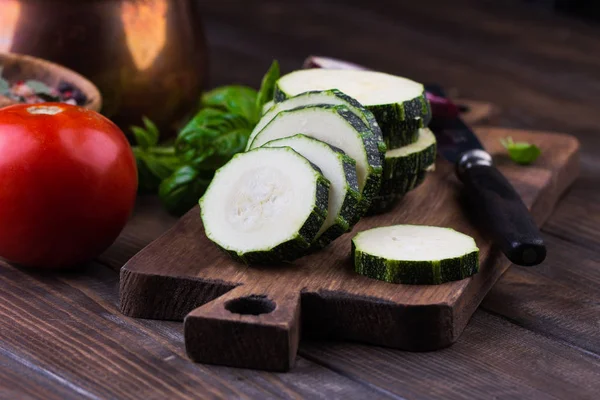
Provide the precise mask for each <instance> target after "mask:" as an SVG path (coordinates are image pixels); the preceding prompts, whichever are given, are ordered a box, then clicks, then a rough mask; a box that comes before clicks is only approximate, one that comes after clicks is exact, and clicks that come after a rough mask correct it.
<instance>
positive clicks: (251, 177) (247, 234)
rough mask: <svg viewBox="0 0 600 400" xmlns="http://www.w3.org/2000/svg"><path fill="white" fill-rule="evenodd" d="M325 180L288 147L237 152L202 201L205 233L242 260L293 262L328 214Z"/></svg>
mask: <svg viewBox="0 0 600 400" xmlns="http://www.w3.org/2000/svg"><path fill="white" fill-rule="evenodd" d="M329 186H330V185H329V181H327V179H325V178H324V177H323V175H322V174H321V172H320V171H319V169H318V168H317V167H315V166H314V165H313V164H311V163H310V162H309V161H308V160H307V159H306V158H304V157H302V156H301V155H300V154H298V153H296V152H295V151H294V150H292V149H291V148H289V147H283V148H261V149H256V150H253V151H250V152H247V153H239V154H237V155H235V156H234V157H233V158H232V159H231V160H230V161H229V162H228V163H227V164H225V165H224V166H223V167H221V168H220V169H219V170H218V171H217V172H216V173H215V176H214V178H213V180H212V181H211V183H210V185H209V186H208V189H207V190H206V193H205V194H204V196H203V197H202V198H201V199H200V209H201V216H202V222H203V223H204V229H205V232H206V236H207V237H208V238H209V239H210V240H211V241H213V242H214V243H215V244H216V245H217V246H219V247H220V248H222V249H223V250H224V251H226V252H227V253H229V254H230V255H231V256H232V257H233V258H235V259H237V260H238V261H241V262H244V263H246V264H254V263H261V264H262V263H274V262H278V261H292V260H294V259H296V258H298V257H300V256H302V255H304V254H306V252H307V251H308V249H309V247H310V245H311V243H312V242H313V240H314V239H315V237H316V235H317V233H318V232H319V230H320V229H321V226H322V225H323V222H324V221H325V219H326V218H327V206H328V198H329Z"/></svg>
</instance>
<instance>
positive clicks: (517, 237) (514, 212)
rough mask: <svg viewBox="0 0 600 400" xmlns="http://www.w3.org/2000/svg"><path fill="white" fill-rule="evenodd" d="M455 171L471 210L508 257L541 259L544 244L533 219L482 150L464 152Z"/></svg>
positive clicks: (534, 262) (520, 261)
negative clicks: (464, 190)
mask: <svg viewBox="0 0 600 400" xmlns="http://www.w3.org/2000/svg"><path fill="white" fill-rule="evenodd" d="M457 175H458V177H459V178H460V180H461V181H462V182H463V184H464V185H465V188H466V191H467V196H468V198H469V200H470V201H472V202H473V211H474V212H476V213H477V214H479V215H478V217H479V218H481V219H482V220H483V221H482V222H484V224H485V226H486V227H488V228H489V229H490V230H491V234H492V238H493V239H494V243H496V244H497V245H498V246H500V250H502V252H503V253H504V254H505V255H506V257H508V259H509V260H510V261H512V262H513V263H515V264H518V265H525V266H532V265H537V264H539V263H541V262H542V261H544V259H545V258H546V246H545V245H544V240H543V239H542V236H541V234H540V230H539V229H538V227H537V225H536V223H535V222H534V221H533V218H532V217H531V214H530V213H529V210H527V207H526V206H525V204H524V203H523V201H522V200H521V197H520V196H519V195H518V193H517V192H516V191H515V189H514V188H513V187H512V185H511V184H510V182H508V180H507V179H506V178H505V177H504V175H502V174H501V173H500V171H498V170H497V169H496V167H494V164H493V162H492V157H491V156H490V155H489V154H488V153H487V152H485V151H483V150H470V151H467V152H465V153H464V154H463V155H462V156H461V157H460V160H459V161H458V163H457Z"/></svg>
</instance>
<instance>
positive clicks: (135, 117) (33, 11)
mask: <svg viewBox="0 0 600 400" xmlns="http://www.w3.org/2000/svg"><path fill="white" fill-rule="evenodd" d="M197 5H198V2H197V1H195V0H86V1H82V0H0V51H12V52H16V53H24V54H29V55H33V56H37V57H41V58H44V59H47V60H51V61H54V62H57V63H60V64H62V65H65V66H67V67H69V68H71V69H73V70H75V71H77V72H80V73H81V74H83V75H85V76H87V77H88V78H89V79H90V80H91V81H92V82H94V83H95V84H96V85H97V86H98V88H99V89H100V91H101V93H102V96H103V100H104V107H103V109H102V112H103V113H104V114H105V115H106V116H108V117H109V118H111V119H113V120H114V121H115V122H116V123H117V124H119V125H120V126H121V127H122V128H124V129H125V130H127V128H128V127H129V125H131V124H139V123H140V119H141V116H143V115H146V116H148V117H149V118H151V119H152V120H153V121H154V122H155V123H156V124H157V125H158V126H159V127H160V128H161V129H163V130H166V131H173V129H174V128H176V127H177V125H178V124H179V123H180V122H181V120H182V119H183V118H184V117H185V116H186V114H189V113H190V112H191V111H193V110H194V108H196V107H197V104H198V98H199V95H200V92H201V90H202V87H203V85H204V84H205V81H206V75H207V55H206V42H205V39H204V32H203V28H202V25H201V21H200V12H199V10H198V7H197Z"/></svg>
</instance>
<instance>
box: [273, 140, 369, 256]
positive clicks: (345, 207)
mask: <svg viewBox="0 0 600 400" xmlns="http://www.w3.org/2000/svg"><path fill="white" fill-rule="evenodd" d="M283 146H287V147H291V148H292V149H294V151H296V152H298V153H299V154H300V155H302V156H304V157H306V159H307V160H308V161H310V162H311V163H313V164H315V165H316V166H317V167H319V169H320V170H321V172H322V173H323V176H324V177H325V178H326V179H327V180H328V181H329V182H330V183H331V186H330V188H329V207H328V210H327V219H326V220H325V223H324V224H323V226H322V227H321V229H320V230H319V232H318V233H317V237H316V239H315V240H316V241H315V247H318V248H322V247H325V246H327V245H328V244H329V243H331V242H332V241H334V240H335V239H337V238H338V237H339V236H341V235H343V234H344V233H346V232H348V231H349V230H350V229H351V228H352V227H353V226H354V224H355V223H356V222H357V221H358V219H359V218H360V217H359V210H358V204H359V202H360V192H359V191H358V180H357V177H356V162H355V161H354V160H353V159H352V158H350V157H348V156H347V155H346V154H345V153H344V152H343V151H342V150H340V149H338V148H335V147H333V146H330V145H328V144H327V143H325V142H322V141H320V140H317V139H313V138H310V137H308V136H305V135H302V134H298V135H294V136H290V137H287V138H282V139H276V140H272V141H270V142H268V143H265V144H264V145H263V146H262V147H283Z"/></svg>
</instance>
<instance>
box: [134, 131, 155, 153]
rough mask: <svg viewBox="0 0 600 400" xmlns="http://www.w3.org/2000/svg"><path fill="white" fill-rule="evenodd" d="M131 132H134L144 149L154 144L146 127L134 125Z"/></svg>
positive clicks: (136, 139)
mask: <svg viewBox="0 0 600 400" xmlns="http://www.w3.org/2000/svg"><path fill="white" fill-rule="evenodd" d="M131 132H133V136H134V137H135V141H136V143H137V145H138V146H139V147H141V148H142V149H147V148H148V147H150V146H152V140H151V137H150V136H149V135H148V133H147V132H146V130H145V129H144V128H140V127H139V126H132V127H131Z"/></svg>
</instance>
